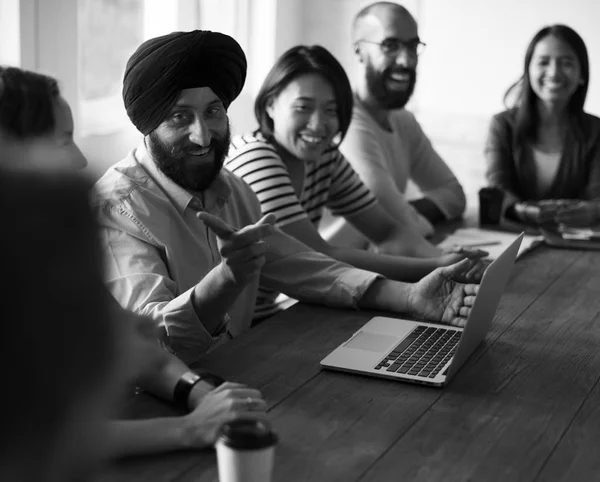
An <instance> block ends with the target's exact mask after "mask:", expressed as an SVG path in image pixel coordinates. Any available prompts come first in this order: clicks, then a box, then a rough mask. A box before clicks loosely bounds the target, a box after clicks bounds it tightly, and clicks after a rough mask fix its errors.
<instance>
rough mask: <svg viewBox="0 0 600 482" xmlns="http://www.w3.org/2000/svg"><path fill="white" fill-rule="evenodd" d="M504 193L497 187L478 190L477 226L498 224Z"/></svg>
mask: <svg viewBox="0 0 600 482" xmlns="http://www.w3.org/2000/svg"><path fill="white" fill-rule="evenodd" d="M503 202H504V191H502V189H499V188H497V187H484V188H481V189H480V190H479V224H480V225H481V226H485V225H494V224H500V218H501V217H502V203H503Z"/></svg>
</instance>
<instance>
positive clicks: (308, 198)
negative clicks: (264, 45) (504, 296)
mask: <svg viewBox="0 0 600 482" xmlns="http://www.w3.org/2000/svg"><path fill="white" fill-rule="evenodd" d="M254 111H255V115H256V118H257V121H258V124H259V129H258V130H257V131H255V132H254V133H252V134H246V135H243V136H240V137H236V138H234V139H233V140H232V143H231V147H230V151H229V156H228V158H227V159H226V161H225V166H226V167H227V168H228V169H229V170H230V171H231V172H233V173H234V174H236V175H238V176H240V177H241V178H242V179H244V181H246V182H247V183H248V184H249V185H250V187H251V188H252V189H253V190H254V192H255V193H256V195H257V196H258V199H259V201H260V203H261V207H262V211H263V213H264V214H266V213H274V214H276V215H277V225H278V227H279V228H281V229H282V230H283V231H285V232H286V233H287V234H290V235H292V236H294V237H296V238H297V239H299V240H300V241H302V242H303V243H305V244H306V245H308V246H310V247H311V248H313V249H314V250H316V251H319V252H321V253H324V254H327V255H329V256H331V257H332V258H335V259H338V260H340V261H344V262H346V263H348V264H351V265H353V266H356V267H358V268H362V269H366V270H370V271H374V272H377V273H380V274H382V275H384V276H386V277H388V278H390V279H396V280H400V281H416V280H419V279H420V278H422V277H423V276H424V275H426V274H428V273H429V272H431V271H433V270H434V269H435V268H437V267H439V266H446V265H450V264H453V263H455V262H458V261H460V260H461V259H463V258H464V257H465V256H466V255H469V256H473V257H480V256H481V255H482V254H485V253H483V252H467V253H465V252H464V251H460V250H457V251H455V252H443V251H441V250H440V249H439V248H437V247H435V246H433V245H431V244H430V243H429V242H428V241H427V240H425V239H424V238H423V237H422V236H421V235H420V234H418V233H414V232H410V231H408V230H406V229H403V226H405V224H404V222H403V221H402V220H395V219H393V218H392V217H391V216H390V215H389V214H388V213H387V212H386V211H385V210H384V209H383V208H382V207H381V205H379V203H378V202H377V200H376V199H375V197H374V196H373V194H372V193H371V192H370V191H369V190H368V188H367V187H366V186H365V185H364V184H363V183H362V181H361V180H360V178H359V177H358V175H357V174H356V173H355V172H354V171H353V170H352V167H351V166H350V164H349V163H348V162H347V161H346V159H345V158H344V157H343V156H342V154H341V153H340V152H339V150H338V148H337V146H338V144H339V142H340V141H341V139H342V138H343V136H344V135H345V133H346V131H347V129H348V126H349V124H350V119H351V115H352V90H351V87H350V82H349V80H348V77H347V76H346V73H345V72H344V69H343V67H342V66H341V65H340V64H339V62H338V61H337V60H336V59H335V58H334V57H333V56H332V55H331V54H330V53H329V52H328V51H327V50H326V49H324V48H323V47H321V46H318V45H316V46H312V47H306V46H298V47H294V48H292V49H290V50H288V51H287V52H286V53H284V54H283V56H282V57H281V58H280V59H279V60H278V61H277V62H276V63H275V65H274V66H273V68H272V69H271V71H270V72H269V74H268V75H267V78H266V79H265V81H264V83H263V85H262V87H261V89H260V92H259V94H258V96H257V98H256V102H255V107H254ZM325 207H327V208H329V209H330V210H331V211H332V213H333V214H335V215H338V216H344V217H345V218H346V219H347V220H348V221H349V222H350V223H352V224H353V225H354V226H355V227H356V228H357V229H358V230H360V231H361V232H362V233H363V234H364V235H365V236H367V237H368V238H369V239H370V240H371V241H372V242H373V243H374V244H375V245H376V246H377V251H378V252H377V253H375V252H370V251H364V250H359V249H348V248H339V247H336V246H331V245H329V244H328V243H327V242H326V241H325V240H324V239H323V238H322V237H321V235H320V234H319V231H318V225H319V221H320V220H321V217H322V215H323V210H324V208H325ZM417 256H420V257H417ZM471 275H472V276H475V277H477V276H480V275H481V264H478V263H475V265H474V268H473V270H471ZM269 298H270V297H269V296H265V299H264V300H263V301H264V302H267V301H268V299H269ZM259 302H260V299H259ZM257 314H258V313H257Z"/></svg>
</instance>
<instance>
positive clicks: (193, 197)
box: [134, 141, 231, 215]
mask: <svg viewBox="0 0 600 482" xmlns="http://www.w3.org/2000/svg"><path fill="white" fill-rule="evenodd" d="M134 156H135V158H136V160H137V161H138V162H139V163H140V164H141V165H142V166H143V167H144V169H145V170H146V171H147V172H148V174H150V176H151V177H152V178H153V179H154V182H156V184H158V186H159V187H160V188H161V189H162V190H163V191H164V192H165V194H166V195H167V196H168V197H169V198H170V199H171V202H172V203H173V204H174V205H175V207H176V208H177V211H178V212H179V214H181V215H183V213H184V211H185V210H186V209H187V208H188V207H189V208H191V209H194V210H196V211H207V212H211V213H217V212H219V211H220V210H221V209H222V208H223V206H225V204H226V203H227V201H228V200H229V196H230V195H231V188H230V186H229V183H228V181H227V179H226V178H225V176H224V175H223V171H221V172H220V173H219V176H218V177H217V179H215V181H214V182H213V183H212V185H211V186H210V187H209V188H208V189H207V190H206V191H204V192H202V193H191V192H189V191H187V190H186V189H184V188H182V187H181V186H180V185H179V184H177V183H176V182H175V181H173V180H172V179H171V178H170V177H168V176H166V175H165V174H164V173H163V172H162V171H161V170H160V169H159V168H158V166H157V165H156V163H155V162H154V159H153V157H152V154H151V153H150V151H149V150H148V148H147V147H146V143H145V142H144V141H142V142H141V144H140V145H139V146H138V148H137V149H136V150H135V152H134Z"/></svg>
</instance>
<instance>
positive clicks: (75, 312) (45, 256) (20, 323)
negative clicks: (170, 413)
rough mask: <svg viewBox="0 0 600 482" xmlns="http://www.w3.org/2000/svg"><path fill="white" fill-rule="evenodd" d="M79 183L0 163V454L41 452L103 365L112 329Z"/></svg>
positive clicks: (103, 373)
mask: <svg viewBox="0 0 600 482" xmlns="http://www.w3.org/2000/svg"><path fill="white" fill-rule="evenodd" d="M89 189H90V186H89V185H88V183H87V182H84V181H83V180H82V178H80V177H79V176H76V175H74V174H67V173H65V172H60V173H57V172H54V173H52V172H44V173H40V172H36V171H34V170H33V169H23V168H21V169H18V170H16V169H15V170H10V169H6V168H2V169H0V212H1V214H2V223H3V230H2V236H0V252H2V254H3V262H2V271H3V276H4V277H5V278H6V280H9V282H8V283H5V284H4V288H3V292H2V296H3V297H4V300H5V301H4V302H3V303H2V306H1V307H0V319H1V320H2V323H0V325H1V328H0V330H1V334H0V367H1V368H0V376H1V378H2V383H3V384H4V385H5V386H7V387H10V392H11V395H10V396H8V397H5V400H4V409H3V410H2V416H1V420H0V424H1V426H2V430H1V431H0V447H3V449H2V450H1V451H0V455H2V456H5V453H4V451H5V450H11V449H10V447H11V446H16V447H22V444H26V446H27V447H30V449H31V450H32V451H34V450H38V451H41V453H43V450H44V445H46V452H48V447H49V445H47V444H51V443H53V442H54V440H53V438H54V437H56V436H57V434H58V433H60V430H61V428H62V427H63V426H64V424H65V423H67V421H68V419H69V417H71V416H72V411H73V409H74V408H75V407H77V405H78V404H79V403H81V401H82V400H83V398H84V397H86V396H89V395H92V394H94V392H95V390H98V389H99V388H100V387H102V386H103V384H104V382H105V381H106V380H107V375H108V374H109V370H110V367H111V364H112V363H113V357H114V354H115V353H114V350H115V336H116V334H115V332H114V330H115V326H114V325H113V324H112V321H111V318H110V316H109V304H108V300H107V296H108V295H107V294H106V290H105V288H104V286H103V282H102V269H101V266H102V261H101V260H102V256H101V252H100V243H99V239H98V233H97V229H96V225H95V222H94V217H93V215H92V212H91V209H90V207H89V202H88V196H89ZM41 206H43V208H41ZM48 213H52V214H51V215H48ZM40 397H41V398H40ZM7 404H8V405H7ZM35 444H37V445H35ZM34 445H35V447H34ZM37 455H39V454H38V453H37V452H34V454H29V456H37Z"/></svg>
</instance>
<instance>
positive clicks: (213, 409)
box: [184, 382, 267, 448]
mask: <svg viewBox="0 0 600 482" xmlns="http://www.w3.org/2000/svg"><path fill="white" fill-rule="evenodd" d="M266 409H267V404H266V402H265V401H264V400H263V398H262V396H261V394H260V392H259V391H258V390H255V389H253V388H248V387H246V386H245V385H241V384H239V383H231V382H226V383H224V384H223V385H221V386H219V387H217V388H215V389H214V390H212V391H211V392H209V393H208V394H207V395H205V396H204V397H203V398H202V399H201V400H200V402H199V403H198V405H197V406H196V408H195V409H194V410H193V411H192V412H190V413H189V414H188V415H185V416H184V417H185V429H184V438H185V446H186V447H187V448H202V447H206V446H210V445H213V444H214V443H215V441H216V439H217V434H218V431H219V428H220V427H221V425H223V424H224V423H226V422H230V421H231V420H236V419H239V418H246V419H247V418H252V419H259V420H264V419H265V418H266V417H267V414H266V413H265V411H266Z"/></svg>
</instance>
